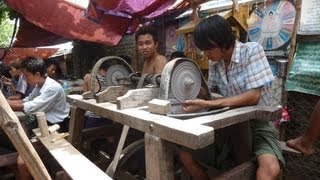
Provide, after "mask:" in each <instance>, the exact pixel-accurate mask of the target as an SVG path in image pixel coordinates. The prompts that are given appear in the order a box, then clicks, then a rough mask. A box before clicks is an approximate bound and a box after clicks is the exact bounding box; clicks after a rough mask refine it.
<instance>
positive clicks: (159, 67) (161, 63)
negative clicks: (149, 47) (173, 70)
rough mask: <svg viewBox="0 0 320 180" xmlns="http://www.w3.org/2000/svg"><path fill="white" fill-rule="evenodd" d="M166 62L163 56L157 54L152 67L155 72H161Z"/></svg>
mask: <svg viewBox="0 0 320 180" xmlns="http://www.w3.org/2000/svg"><path fill="white" fill-rule="evenodd" d="M166 64H167V59H166V58H165V57H164V56H162V55H159V56H158V57H157V58H156V63H155V67H154V72H155V74H161V73H162V71H163V68H164V66H165V65H166Z"/></svg>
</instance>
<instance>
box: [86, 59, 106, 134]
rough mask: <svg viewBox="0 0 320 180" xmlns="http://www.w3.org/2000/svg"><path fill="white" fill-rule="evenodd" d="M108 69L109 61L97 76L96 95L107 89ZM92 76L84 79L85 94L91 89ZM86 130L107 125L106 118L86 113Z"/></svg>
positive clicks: (103, 65)
mask: <svg viewBox="0 0 320 180" xmlns="http://www.w3.org/2000/svg"><path fill="white" fill-rule="evenodd" d="M107 68H108V61H104V62H103V63H102V64H101V65H100V67H99V69H98V72H97V74H96V77H95V78H96V81H95V85H94V88H95V92H94V93H95V94H96V93H99V92H102V91H104V90H106V89H107V87H108V86H107V81H106V77H105V76H106V74H107ZM91 78H92V76H91V74H86V75H85V76H84V77H83V92H87V91H90V90H91V89H90V87H91ZM85 119H86V121H85V126H84V127H85V128H92V127H97V126H101V125H105V124H106V123H107V121H106V120H107V119H106V118H102V117H101V116H98V115H96V114H95V113H94V112H91V111H86V113H85Z"/></svg>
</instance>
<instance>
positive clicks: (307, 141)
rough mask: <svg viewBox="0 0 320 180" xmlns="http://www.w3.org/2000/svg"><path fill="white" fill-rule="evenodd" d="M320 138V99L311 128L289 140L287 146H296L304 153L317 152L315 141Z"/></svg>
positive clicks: (312, 116)
mask: <svg viewBox="0 0 320 180" xmlns="http://www.w3.org/2000/svg"><path fill="white" fill-rule="evenodd" d="M319 138H320V100H319V101H318V103H317V104H316V106H315V107H314V109H313V111H312V114H311V118H310V124H309V129H308V130H307V132H306V133H305V134H304V135H303V136H300V137H298V138H296V139H291V140H288V141H287V146H289V147H291V148H294V149H296V150H298V151H300V152H302V153H303V154H306V155H311V154H314V153H315V147H314V145H315V143H316V141H317V140H318V139H319Z"/></svg>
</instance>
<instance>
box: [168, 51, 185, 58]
mask: <svg viewBox="0 0 320 180" xmlns="http://www.w3.org/2000/svg"><path fill="white" fill-rule="evenodd" d="M179 57H180V58H185V57H186V55H184V53H183V52H181V51H175V52H173V53H171V56H170V59H169V60H172V59H174V58H179Z"/></svg>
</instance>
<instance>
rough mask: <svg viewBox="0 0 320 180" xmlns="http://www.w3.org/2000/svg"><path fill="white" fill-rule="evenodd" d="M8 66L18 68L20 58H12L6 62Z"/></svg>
mask: <svg viewBox="0 0 320 180" xmlns="http://www.w3.org/2000/svg"><path fill="white" fill-rule="evenodd" d="M8 66H9V68H11V67H14V68H16V69H20V66H21V61H20V60H12V61H10V62H9V64H8Z"/></svg>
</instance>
